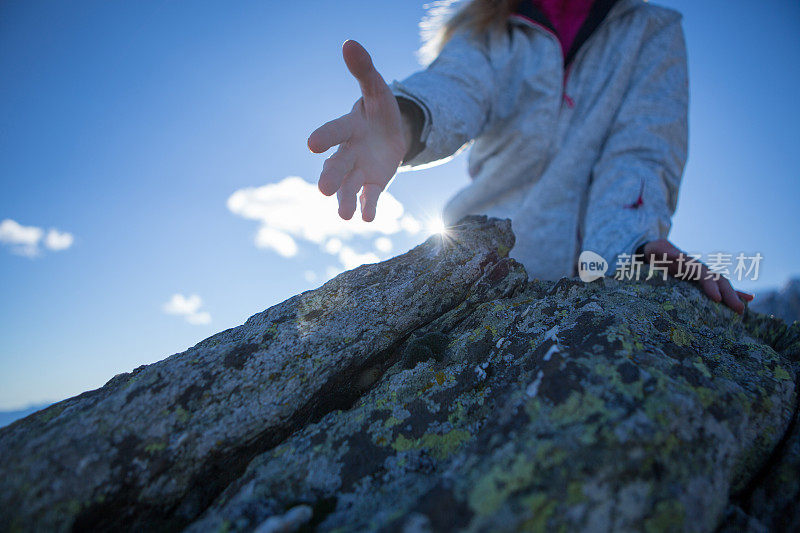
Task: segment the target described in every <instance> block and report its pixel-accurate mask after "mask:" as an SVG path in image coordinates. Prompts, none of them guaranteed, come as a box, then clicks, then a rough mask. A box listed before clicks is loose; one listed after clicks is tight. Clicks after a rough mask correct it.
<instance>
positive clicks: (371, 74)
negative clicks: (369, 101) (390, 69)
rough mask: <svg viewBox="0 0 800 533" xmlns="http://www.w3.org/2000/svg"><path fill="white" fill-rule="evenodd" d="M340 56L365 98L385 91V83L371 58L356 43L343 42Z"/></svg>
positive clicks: (350, 41)
mask: <svg viewBox="0 0 800 533" xmlns="http://www.w3.org/2000/svg"><path fill="white" fill-rule="evenodd" d="M342 56H343V57H344V62H345V64H346V65H347V68H348V70H350V73H351V74H352V75H353V76H354V77H355V78H356V79H357V80H358V84H359V85H360V86H361V93H362V94H363V95H364V97H365V98H369V97H375V96H378V95H380V94H382V93H383V92H384V91H385V90H386V82H385V81H383V78H382V77H381V75H380V74H378V71H377V70H375V66H374V65H373V64H372V58H371V57H370V56H369V53H367V51H366V50H365V49H364V47H363V46H361V45H360V44H358V43H357V42H356V41H352V40H348V41H345V43H344V44H343V45H342Z"/></svg>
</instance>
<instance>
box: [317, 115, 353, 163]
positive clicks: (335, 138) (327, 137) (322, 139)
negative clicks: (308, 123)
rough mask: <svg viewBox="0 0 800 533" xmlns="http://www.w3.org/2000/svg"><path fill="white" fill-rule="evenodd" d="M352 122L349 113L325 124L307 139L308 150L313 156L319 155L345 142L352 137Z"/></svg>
mask: <svg viewBox="0 0 800 533" xmlns="http://www.w3.org/2000/svg"><path fill="white" fill-rule="evenodd" d="M352 122H353V118H352V115H351V114H350V113H348V114H346V115H343V116H341V117H339V118H336V119H333V120H331V121H330V122H326V123H325V124H323V125H322V126H320V127H319V128H317V129H316V130H314V132H313V133H312V134H311V135H310V136H309V137H308V149H309V150H311V151H312V152H314V153H315V154H321V153H322V152H325V151H327V150H330V149H331V148H333V147H334V146H336V145H337V144H342V143H343V142H346V141H347V140H348V139H349V138H350V136H351V135H352V131H353V123H352Z"/></svg>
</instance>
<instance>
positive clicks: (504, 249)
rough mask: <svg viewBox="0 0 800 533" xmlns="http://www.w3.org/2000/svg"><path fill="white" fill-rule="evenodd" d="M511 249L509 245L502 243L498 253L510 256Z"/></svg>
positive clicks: (501, 255)
mask: <svg viewBox="0 0 800 533" xmlns="http://www.w3.org/2000/svg"><path fill="white" fill-rule="evenodd" d="M510 251H511V248H509V247H508V246H506V245H504V244H501V245H499V246H498V247H497V255H498V256H499V257H508V252H510Z"/></svg>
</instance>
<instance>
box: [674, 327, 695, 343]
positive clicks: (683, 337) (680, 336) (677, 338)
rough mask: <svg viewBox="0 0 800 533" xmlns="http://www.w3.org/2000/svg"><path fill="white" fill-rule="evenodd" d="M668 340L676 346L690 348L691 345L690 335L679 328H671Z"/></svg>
mask: <svg viewBox="0 0 800 533" xmlns="http://www.w3.org/2000/svg"><path fill="white" fill-rule="evenodd" d="M670 338H671V339H672V342H674V343H675V344H677V345H678V346H691V344H692V337H691V335H689V334H688V333H687V332H686V331H685V330H683V329H681V328H672V331H671V332H670Z"/></svg>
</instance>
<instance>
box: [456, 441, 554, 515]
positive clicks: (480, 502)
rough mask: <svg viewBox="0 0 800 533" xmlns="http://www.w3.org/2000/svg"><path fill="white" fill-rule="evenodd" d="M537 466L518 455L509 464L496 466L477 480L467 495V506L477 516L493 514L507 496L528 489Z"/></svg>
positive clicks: (528, 459)
mask: <svg viewBox="0 0 800 533" xmlns="http://www.w3.org/2000/svg"><path fill="white" fill-rule="evenodd" d="M537 466H538V465H537V464H536V463H535V462H534V461H531V460H530V458H528V457H526V456H524V455H522V454H520V455H517V456H516V457H515V458H514V461H513V462H512V463H511V464H503V465H496V466H495V467H494V468H492V469H491V470H490V471H489V472H487V473H486V474H485V475H484V476H483V477H481V478H480V479H478V480H477V482H476V483H475V484H474V486H473V488H472V491H471V492H470V494H469V505H470V507H471V508H472V509H473V510H474V511H475V512H476V513H478V514H482V515H486V514H491V513H493V512H495V511H496V510H497V509H499V508H500V506H501V505H502V504H503V502H504V501H506V499H507V498H508V496H509V495H511V494H513V493H515V492H517V491H519V490H521V489H524V488H525V487H528V486H529V485H530V484H531V480H532V479H533V477H534V476H535V473H536V470H537Z"/></svg>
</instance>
